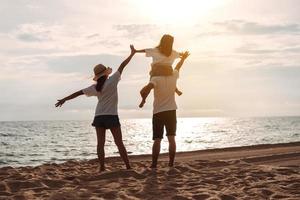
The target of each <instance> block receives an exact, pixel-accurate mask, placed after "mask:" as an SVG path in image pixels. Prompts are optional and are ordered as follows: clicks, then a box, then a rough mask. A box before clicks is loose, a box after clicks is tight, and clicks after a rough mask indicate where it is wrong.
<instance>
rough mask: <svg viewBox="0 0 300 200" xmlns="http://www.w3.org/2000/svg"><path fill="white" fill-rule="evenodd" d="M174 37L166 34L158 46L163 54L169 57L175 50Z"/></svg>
mask: <svg viewBox="0 0 300 200" xmlns="http://www.w3.org/2000/svg"><path fill="white" fill-rule="evenodd" d="M173 42H174V37H173V36H171V35H168V34H165V35H163V36H162V38H161V39H160V43H159V45H158V46H157V47H156V48H158V50H159V51H160V53H162V54H163V55H165V56H167V57H169V56H170V55H171V54H172V50H173Z"/></svg>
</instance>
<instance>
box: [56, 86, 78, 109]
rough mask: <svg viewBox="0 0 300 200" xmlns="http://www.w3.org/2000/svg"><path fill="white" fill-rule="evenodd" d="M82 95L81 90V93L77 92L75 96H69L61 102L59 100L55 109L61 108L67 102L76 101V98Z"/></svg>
mask: <svg viewBox="0 0 300 200" xmlns="http://www.w3.org/2000/svg"><path fill="white" fill-rule="evenodd" d="M80 95H83V92H82V90H79V91H77V92H75V93H73V94H71V95H69V96H67V97H65V98H63V99H59V100H57V103H56V104H55V107H61V106H62V105H63V104H64V103H65V102H66V101H68V100H71V99H74V98H76V97H78V96H80Z"/></svg>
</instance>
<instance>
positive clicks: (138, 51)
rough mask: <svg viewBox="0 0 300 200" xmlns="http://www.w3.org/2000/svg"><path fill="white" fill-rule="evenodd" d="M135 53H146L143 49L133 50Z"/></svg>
mask: <svg viewBox="0 0 300 200" xmlns="http://www.w3.org/2000/svg"><path fill="white" fill-rule="evenodd" d="M135 53H146V51H145V49H140V50H135Z"/></svg>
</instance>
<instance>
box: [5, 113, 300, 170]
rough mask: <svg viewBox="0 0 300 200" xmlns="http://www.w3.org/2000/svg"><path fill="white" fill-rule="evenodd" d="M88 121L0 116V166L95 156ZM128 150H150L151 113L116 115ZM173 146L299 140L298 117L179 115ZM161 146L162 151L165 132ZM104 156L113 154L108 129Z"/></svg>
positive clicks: (186, 147)
mask: <svg viewBox="0 0 300 200" xmlns="http://www.w3.org/2000/svg"><path fill="white" fill-rule="evenodd" d="M90 123H91V122H90V121H40V122H39V121H35V122H0V139H1V145H0V166H6V165H13V166H18V165H38V164H41V163H45V162H63V161H66V160H68V159H91V158H96V157H97V155H96V145H97V138H96V133H95V130H94V128H93V127H92V126H91V125H90ZM121 124H122V132H123V140H124V143H125V146H126V148H127V150H128V153H129V154H150V153H151V148H152V123H151V119H126V120H121ZM176 141H177V151H193V150H201V149H211V148H223V147H231V146H245V145H255V144H269V143H284V142H295V141H300V118H299V117H269V118H179V119H178V121H177V136H176ZM161 150H162V152H167V151H168V142H167V138H166V137H164V139H163V141H162V148H161ZM105 151H106V156H118V155H119V154H118V150H117V148H116V145H115V144H114V141H113V137H112V135H111V133H110V132H109V131H107V133H106V143H105Z"/></svg>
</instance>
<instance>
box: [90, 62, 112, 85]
mask: <svg viewBox="0 0 300 200" xmlns="http://www.w3.org/2000/svg"><path fill="white" fill-rule="evenodd" d="M111 72H112V69H111V68H109V67H105V66H104V65H102V64H98V65H96V66H95V67H94V78H93V80H94V81H97V80H98V79H99V78H100V77H101V76H104V75H109V74H111Z"/></svg>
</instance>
